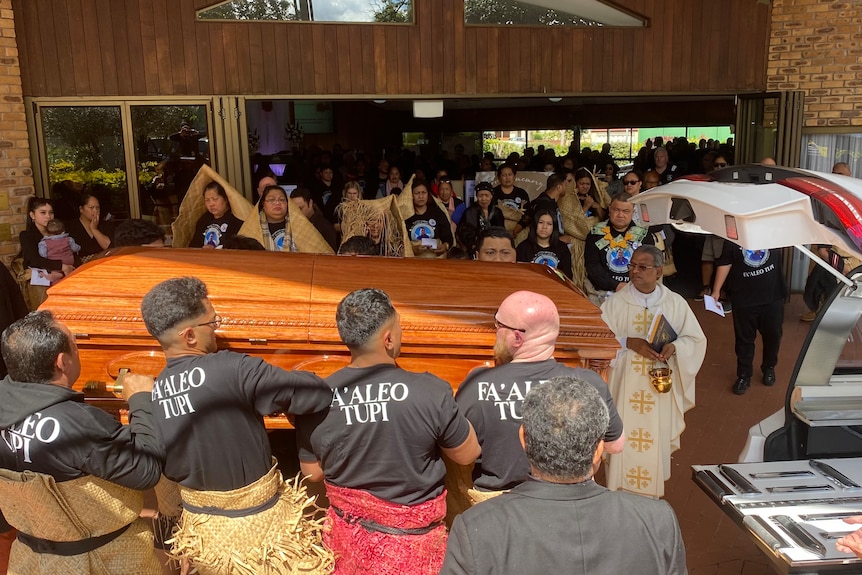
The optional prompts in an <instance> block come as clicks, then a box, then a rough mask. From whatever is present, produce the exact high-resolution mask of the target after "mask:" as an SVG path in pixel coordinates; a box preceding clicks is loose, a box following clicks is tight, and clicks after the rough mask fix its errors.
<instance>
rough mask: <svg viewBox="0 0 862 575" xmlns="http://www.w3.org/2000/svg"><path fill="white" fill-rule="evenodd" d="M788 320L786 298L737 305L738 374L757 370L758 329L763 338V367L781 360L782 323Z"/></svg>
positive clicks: (735, 335)
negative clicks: (756, 339) (779, 351)
mask: <svg viewBox="0 0 862 575" xmlns="http://www.w3.org/2000/svg"><path fill="white" fill-rule="evenodd" d="M783 322H784V300H778V301H775V302H772V303H767V304H763V305H757V306H752V307H737V306H736V304H735V303H734V305H733V335H734V337H735V340H736V342H735V350H736V376H737V377H747V378H750V377H751V375H752V372H753V371H754V367H753V366H754V340H755V338H757V332H758V331H759V332H760V336H761V338H762V339H763V362H762V363H761V364H760V369H761V371H762V370H764V369H765V368H767V367H775V365H776V364H777V363H778V348H779V347H780V346H781V324H782V323H783Z"/></svg>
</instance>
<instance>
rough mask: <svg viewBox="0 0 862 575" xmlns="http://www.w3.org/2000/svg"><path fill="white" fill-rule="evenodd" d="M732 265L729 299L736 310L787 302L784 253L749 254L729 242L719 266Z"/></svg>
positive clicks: (719, 258)
mask: <svg viewBox="0 0 862 575" xmlns="http://www.w3.org/2000/svg"><path fill="white" fill-rule="evenodd" d="M728 264H730V271H729V272H728V275H727V295H728V296H729V297H730V301H731V303H732V304H733V305H734V307H739V308H745V307H753V306H757V305H764V304H769V303H773V302H776V301H779V300H783V299H784V296H785V284H784V275H783V273H782V271H781V250H746V249H743V248H741V247H739V246H737V245H736V244H734V243H732V242H728V241H725V242H724V249H723V250H722V251H721V256H719V257H718V259H716V260H715V265H717V266H724V265H728Z"/></svg>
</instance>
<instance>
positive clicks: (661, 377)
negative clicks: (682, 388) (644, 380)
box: [649, 365, 673, 393]
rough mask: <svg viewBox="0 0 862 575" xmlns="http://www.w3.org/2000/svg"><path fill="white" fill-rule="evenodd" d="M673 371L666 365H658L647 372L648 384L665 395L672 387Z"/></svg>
mask: <svg viewBox="0 0 862 575" xmlns="http://www.w3.org/2000/svg"><path fill="white" fill-rule="evenodd" d="M671 375H673V370H672V369H671V368H670V367H668V366H667V365H658V366H656V367H653V368H652V369H651V370H649V382H650V384H651V385H652V387H653V389H655V390H656V391H657V392H659V393H667V392H668V391H670V388H671V386H672V385H673V378H671Z"/></svg>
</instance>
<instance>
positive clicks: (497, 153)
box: [482, 130, 527, 160]
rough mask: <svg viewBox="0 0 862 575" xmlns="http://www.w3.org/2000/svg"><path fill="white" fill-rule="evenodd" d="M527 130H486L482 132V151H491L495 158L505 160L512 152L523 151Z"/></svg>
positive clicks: (525, 144) (521, 152)
mask: <svg viewBox="0 0 862 575" xmlns="http://www.w3.org/2000/svg"><path fill="white" fill-rule="evenodd" d="M526 146H527V132H526V131H524V130H488V131H486V132H482V152H492V153H493V154H494V158H495V159H497V160H505V159H506V158H507V157H508V156H509V154H511V153H512V152H518V153H519V154H523V153H524V148H525V147H526Z"/></svg>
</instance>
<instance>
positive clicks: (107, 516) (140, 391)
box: [0, 311, 164, 575]
mask: <svg viewBox="0 0 862 575" xmlns="http://www.w3.org/2000/svg"><path fill="white" fill-rule="evenodd" d="M2 350H3V359H4V360H5V361H6V365H7V366H8V368H9V376H8V377H6V378H5V379H3V380H2V382H0V406H2V408H0V436H2V438H3V441H0V512H2V513H3V514H5V516H6V519H7V520H8V522H9V524H11V525H12V526H13V527H15V528H16V529H17V530H18V536H17V540H16V541H15V542H13V544H12V550H11V554H10V561H9V571H8V572H9V573H16V574H17V573H20V574H22V575H23V574H26V575H57V574H58V573H68V574H70V575H72V574H74V575H79V574H81V575H88V574H90V573H96V572H98V573H136V574H138V575H158V574H160V573H161V572H162V570H161V566H160V565H159V561H158V560H157V559H156V556H155V554H154V553H153V534H152V531H151V530H150V526H149V525H148V523H147V522H145V521H144V520H143V519H140V518H139V517H138V516H139V514H140V512H141V509H142V508H143V504H144V495H143V493H142V492H141V491H139V490H142V489H149V488H150V487H153V486H154V485H155V484H156V482H157V481H158V480H159V475H160V474H161V470H162V462H163V459H164V453H163V451H162V450H161V448H160V446H159V443H158V441H156V438H155V436H154V434H153V425H152V417H151V415H150V410H151V405H150V401H149V393H150V389H152V386H153V380H152V378H150V377H146V376H143V375H140V374H129V375H128V376H127V377H126V379H125V381H124V387H123V395H124V397H125V399H126V400H127V401H128V402H129V425H128V426H123V425H120V424H119V423H118V422H117V421H116V420H115V419H114V418H113V417H112V416H110V415H108V414H107V413H105V412H104V411H102V410H101V409H98V408H97V407H94V406H92V405H89V404H86V403H84V394H83V393H79V392H77V391H73V390H72V389H70V388H71V387H72V385H73V384H74V383H75V381H76V380H77V379H78V376H79V375H80V373H81V362H80V359H79V357H78V348H77V346H76V345H75V337H74V336H73V335H72V333H71V332H70V331H69V329H68V328H67V327H66V326H64V325H62V324H60V323H58V322H57V321H55V320H54V318H53V316H52V315H51V312H48V311H37V312H33V313H31V314H30V315H28V316H27V317H25V318H23V319H21V320H19V321H17V322H15V323H13V324H12V325H10V326H9V327H8V328H6V331H4V332H3V342H2ZM47 502H52V503H53V504H47ZM0 517H2V516H0ZM95 565H98V566H100V567H101V569H99V570H98V571H97V570H96V568H95V567H93V566H95Z"/></svg>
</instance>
